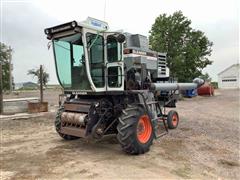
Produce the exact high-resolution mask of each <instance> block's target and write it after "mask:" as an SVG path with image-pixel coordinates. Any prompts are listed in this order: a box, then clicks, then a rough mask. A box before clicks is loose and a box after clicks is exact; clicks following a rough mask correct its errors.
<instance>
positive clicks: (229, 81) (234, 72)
mask: <svg viewBox="0 0 240 180" xmlns="http://www.w3.org/2000/svg"><path fill="white" fill-rule="evenodd" d="M239 80H240V66H239V64H233V65H232V66H230V67H228V68H226V69H225V70H223V71H222V72H220V73H218V87H219V88H224V89H230V88H240V81H239Z"/></svg>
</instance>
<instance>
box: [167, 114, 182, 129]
mask: <svg viewBox="0 0 240 180" xmlns="http://www.w3.org/2000/svg"><path fill="white" fill-rule="evenodd" d="M178 123H179V116H178V113H177V111H173V110H171V111H169V113H168V116H167V124H168V129H176V128H177V126H178Z"/></svg>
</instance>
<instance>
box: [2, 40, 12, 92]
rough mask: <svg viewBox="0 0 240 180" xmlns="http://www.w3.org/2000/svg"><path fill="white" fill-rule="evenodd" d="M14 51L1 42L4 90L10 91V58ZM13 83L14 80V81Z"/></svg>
mask: <svg viewBox="0 0 240 180" xmlns="http://www.w3.org/2000/svg"><path fill="white" fill-rule="evenodd" d="M12 52H13V49H12V48H11V47H10V46H7V45H6V44H4V43H2V42H0V63H1V64H2V78H3V79H2V84H3V90H4V91H6V90H9V89H10V79H9V78H10V76H9V73H10V66H12V65H11V64H10V58H11V56H12ZM12 83H13V79H12ZM13 85H14V84H13Z"/></svg>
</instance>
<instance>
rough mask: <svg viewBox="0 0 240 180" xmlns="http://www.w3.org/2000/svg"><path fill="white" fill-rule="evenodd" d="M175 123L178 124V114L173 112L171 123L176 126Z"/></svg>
mask: <svg viewBox="0 0 240 180" xmlns="http://www.w3.org/2000/svg"><path fill="white" fill-rule="evenodd" d="M177 124H178V116H177V115H176V114H174V115H173V116H172V125H173V126H174V127H176V126H177Z"/></svg>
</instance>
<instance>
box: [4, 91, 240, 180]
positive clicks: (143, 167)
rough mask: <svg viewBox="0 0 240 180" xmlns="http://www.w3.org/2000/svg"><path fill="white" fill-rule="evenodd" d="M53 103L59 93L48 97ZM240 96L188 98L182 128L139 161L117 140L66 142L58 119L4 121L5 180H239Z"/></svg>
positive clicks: (50, 116)
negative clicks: (57, 129)
mask: <svg viewBox="0 0 240 180" xmlns="http://www.w3.org/2000/svg"><path fill="white" fill-rule="evenodd" d="M47 95H48V96H50V97H48V98H50V104H52V105H54V101H56V102H55V104H56V103H57V92H55V91H51V92H47ZM239 108H240V105H239V91H238V90H225V91H218V92H217V93H216V96H214V97H196V98H191V99H184V100H182V101H179V102H178V104H177V111H178V113H179V115H180V120H181V122H180V124H179V127H178V129H176V130H171V131H170V132H169V134H168V135H166V136H164V137H162V138H160V139H157V140H155V141H154V144H153V146H152V147H151V150H150V152H148V153H146V154H144V155H141V156H130V155H126V154H125V153H123V152H122V151H121V149H120V146H119V145H118V143H117V141H116V139H115V137H107V138H105V139H104V140H101V141H99V142H92V141H90V142H88V141H87V140H84V139H80V140H75V141H64V140H62V139H61V138H60V137H59V136H58V135H57V134H56V133H55V130H54V127H53V120H54V114H53V113H48V114H46V116H44V117H38V118H33V119H27V120H1V164H0V170H1V179H125V178H128V179H189V178H190V179H240V157H239V145H240V141H239V140H240V129H239V128H240V121H239Z"/></svg>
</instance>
